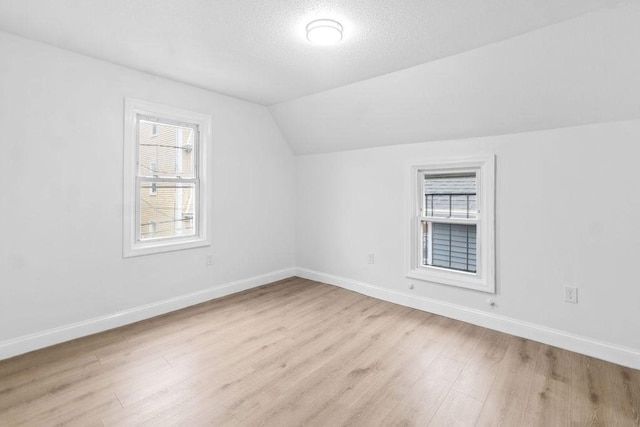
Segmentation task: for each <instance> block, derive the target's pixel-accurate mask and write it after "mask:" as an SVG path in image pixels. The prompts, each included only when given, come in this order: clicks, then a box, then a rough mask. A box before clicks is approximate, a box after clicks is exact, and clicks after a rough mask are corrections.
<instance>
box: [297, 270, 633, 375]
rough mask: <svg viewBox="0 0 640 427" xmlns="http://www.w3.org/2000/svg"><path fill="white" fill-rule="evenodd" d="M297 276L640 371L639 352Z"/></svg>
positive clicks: (320, 276) (352, 284)
mask: <svg viewBox="0 0 640 427" xmlns="http://www.w3.org/2000/svg"><path fill="white" fill-rule="evenodd" d="M296 272H297V274H296V275H297V276H299V277H302V278H304V279H310V280H315V281H318V282H322V283H328V284H331V285H335V286H339V287H341V288H344V289H349V290H351V291H354V292H358V293H360V294H364V295H368V296H371V297H374V298H378V299H381V300H384V301H389V302H392V303H395V304H400V305H404V306H406V307H411V308H415V309H418V310H422V311H427V312H429V313H434V314H438V315H441V316H445V317H450V318H452V319H456V320H461V321H463V322H467V323H471V324H474V325H478V326H482V327H485V328H489V329H493V330H496V331H500V332H505V333H507V334H511V335H515V336H518V337H522V338H527V339H530V340H534V341H538V342H541V343H544V344H549V345H552V346H555V347H559V348H563V349H566V350H570V351H574V352H576V353H581V354H585V355H587V356H592V357H595V358H598V359H602V360H606V361H609V362H613V363H617V364H619V365H623V366H628V367H630V368H634V369H640V350H638V349H633V348H627V347H623V346H619V345H616V344H611V343H607V342H603V341H599V340H595V339H592V338H587V337H583V336H580V335H575V334H571V333H569V332H565V331H561V330H558V329H552V328H548V327H546V326H541V325H537V324H534V323H529V322H524V321H521V320H517V319H513V318H510V317H506V316H500V315H497V314H493V313H487V312H485V311H481V310H476V309H473V308H469V307H464V306H461V305H457V304H451V303H448V302H444V301H438V300H435V299H431V298H426V297H420V296H415V295H411V294H407V293H403V292H397V291H391V290H388V289H384V288H380V287H377V286H373V285H371V284H368V283H364V282H359V281H357V280H352V279H347V278H344V277H339V276H334V275H331V274H326V273H322V272H319V271H313V270H308V269H305V268H298V269H296Z"/></svg>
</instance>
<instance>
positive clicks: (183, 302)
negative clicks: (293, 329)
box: [0, 268, 296, 360]
mask: <svg viewBox="0 0 640 427" xmlns="http://www.w3.org/2000/svg"><path fill="white" fill-rule="evenodd" d="M295 273H296V269H295V268H286V269H283V270H278V271H272V272H270V273H266V274H261V275H259V276H254V277H249V278H247V279H241V280H236V281H233V282H229V283H225V284H222V285H217V286H214V287H211V288H208V289H204V290H201V291H198V292H193V293H190V294H186V295H181V296H179V297H175V298H170V299H166V300H163V301H158V302H154V303H151V304H146V305H143V306H139V307H134V308H131V309H128V310H124V311H120V312H117V313H113V314H109V315H106V316H100V317H96V318H93V319H89V320H85V321H82V322H77V323H72V324H70V325H65V326H60V327H57V328H53V329H48V330H46V331H42V332H37V333H34V334H29V335H25V336H22V337H18V338H14V339H10V340H8V341H3V342H0V360H2V359H7V358H9V357H13V356H17V355H19V354H24V353H27V352H30V351H33V350H38V349H40V348H44V347H48V346H51V345H54V344H60V343H62V342H65V341H69V340H72V339H76V338H80V337H84V336H87V335H91V334H95V333H98V332H103V331H106V330H108V329H113V328H117V327H119V326H124V325H128V324H131V323H135V322H138V321H140V320H144V319H149V318H151V317H154V316H159V315H161V314H165V313H169V312H171V311H175V310H179V309H181V308H185V307H189V306H192V305H195V304H200V303H203V302H206V301H209V300H212V299H215V298H220V297H223V296H225V295H230V294H233V293H236V292H240V291H244V290H247V289H251V288H255V287H258V286H262V285H266V284H268V283H271V282H275V281H277V280H282V279H286V278H288V277H291V276H295Z"/></svg>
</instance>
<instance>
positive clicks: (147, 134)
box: [138, 120, 195, 178]
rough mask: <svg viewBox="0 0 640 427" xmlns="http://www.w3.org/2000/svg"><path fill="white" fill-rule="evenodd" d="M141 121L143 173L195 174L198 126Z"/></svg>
mask: <svg viewBox="0 0 640 427" xmlns="http://www.w3.org/2000/svg"><path fill="white" fill-rule="evenodd" d="M139 123H140V126H139V128H138V145H139V152H138V173H139V174H140V176H149V177H151V176H164V177H177V176H180V177H183V178H193V177H194V167H193V166H194V138H195V131H194V129H193V128H190V127H183V126H175V125H170V124H166V123H156V122H150V121H145V120H140V122H139Z"/></svg>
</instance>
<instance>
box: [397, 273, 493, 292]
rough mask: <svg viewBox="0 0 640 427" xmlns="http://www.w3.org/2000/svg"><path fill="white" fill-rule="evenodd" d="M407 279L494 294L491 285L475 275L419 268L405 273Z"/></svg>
mask: <svg viewBox="0 0 640 427" xmlns="http://www.w3.org/2000/svg"><path fill="white" fill-rule="evenodd" d="M406 276H407V277H409V278H411V279H417V280H422V281H425V282H432V283H439V284H442V285H449V286H456V287H459V288H466V289H473V290H476V291H480V292H487V293H491V294H493V293H495V291H494V286H493V284H489V283H487V281H486V279H483V278H482V277H480V276H478V275H477V274H475V273H467V272H464V271H453V270H448V269H444V268H438V267H420V268H414V269H412V270H409V272H407V275H406Z"/></svg>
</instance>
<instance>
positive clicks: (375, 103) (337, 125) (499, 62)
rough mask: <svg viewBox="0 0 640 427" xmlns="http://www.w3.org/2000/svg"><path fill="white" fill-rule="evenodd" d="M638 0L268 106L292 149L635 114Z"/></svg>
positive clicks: (639, 63)
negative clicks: (456, 53) (435, 59)
mask: <svg viewBox="0 0 640 427" xmlns="http://www.w3.org/2000/svg"><path fill="white" fill-rule="evenodd" d="M639 22H640V0H633V1H629V2H627V4H626V5H620V6H618V7H611V8H604V9H601V10H599V11H596V12H593V13H589V14H585V15H583V16H580V17H578V18H575V19H572V20H569V21H565V22H562V23H558V24H556V25H552V26H548V27H544V28H541V29H538V30H535V31H532V32H529V33H526V34H523V35H520V36H518V37H514V38H511V39H508V40H504V41H501V42H499V43H494V44H492V45H490V46H485V47H483V48H481V49H475V50H472V51H469V52H465V53H461V54H458V55H455V56H451V57H447V58H443V59H440V60H437V61H432V62H429V63H426V64H421V65H418V66H415V67H411V68H408V69H405V70H401V71H397V72H395V73H391V74H386V75H384V76H379V77H375V78H373V79H369V80H365V81H361V82H357V83H353V84H350V85H347V86H342V87H339V88H336V89H331V90H327V91H324V92H321V93H316V94H313V95H309V96H304V97H300V98H297V99H294V100H290V101H286V102H282V103H279V104H277V105H273V106H271V107H269V108H270V110H271V112H272V114H273V116H274V118H275V120H276V122H277V123H278V126H279V127H280V129H281V131H282V133H283V135H284V136H285V138H286V139H287V141H288V142H289V144H290V145H291V147H292V148H293V150H294V152H295V153H297V154H312V153H326V152H334V151H343V150H355V149H360V148H368V147H374V146H384V145H398V144H407V143H415V142H425V141H438V140H448V139H460V138H469V137H478V136H489V135H499V134H513V133H518V132H528V131H535V130H542V129H552V128H560V127H567V126H579V125H585V124H590V123H598V122H608V121H619V120H630V119H636V118H640V102H639V101H638V100H640V78H639V76H640V54H639V52H640V25H639V24H638V23H639Z"/></svg>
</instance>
